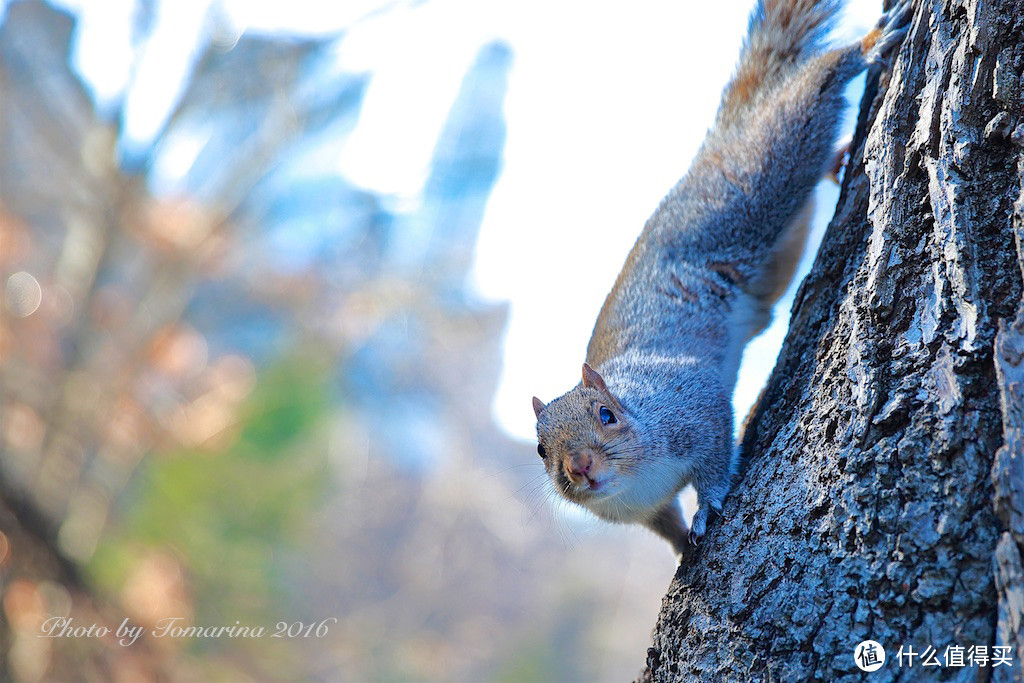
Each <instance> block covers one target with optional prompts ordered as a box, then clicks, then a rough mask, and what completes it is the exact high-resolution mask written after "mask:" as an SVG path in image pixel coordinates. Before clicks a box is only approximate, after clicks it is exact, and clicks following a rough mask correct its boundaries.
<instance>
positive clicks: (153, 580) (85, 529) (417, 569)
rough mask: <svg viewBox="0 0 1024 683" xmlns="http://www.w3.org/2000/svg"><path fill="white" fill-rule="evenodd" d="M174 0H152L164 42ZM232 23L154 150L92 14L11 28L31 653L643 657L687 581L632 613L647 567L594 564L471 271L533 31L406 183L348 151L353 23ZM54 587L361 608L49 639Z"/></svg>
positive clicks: (64, 601) (65, 609)
mask: <svg viewBox="0 0 1024 683" xmlns="http://www.w3.org/2000/svg"><path fill="white" fill-rule="evenodd" d="M158 4H159V3H154V2H139V3H138V7H137V13H136V14H137V17H136V22H135V24H134V25H133V29H132V30H133V31H134V33H133V39H132V44H133V45H134V46H135V49H136V57H138V54H139V53H140V52H141V51H142V50H143V48H144V47H145V45H146V43H147V40H150V39H151V38H152V33H153V30H154V29H153V21H152V15H153V13H154V12H155V11H156V9H155V8H156V6H157V5H158ZM204 30H205V34H204V35H203V36H202V37H201V40H200V49H199V53H198V56H197V57H196V59H195V61H194V63H193V65H192V68H191V70H190V72H189V74H188V77H187V79H186V82H185V83H184V85H183V87H182V91H181V94H180V96H179V97H178V99H177V100H176V104H175V105H174V106H173V109H172V111H171V112H170V113H169V115H168V116H167V118H166V121H165V123H164V124H163V125H162V127H161V128H160V130H159V132H158V134H157V135H156V136H155V138H154V139H153V140H151V141H150V142H148V143H146V144H145V145H142V146H141V147H140V146H139V145H138V144H137V143H136V144H128V142H126V139H125V133H124V125H125V117H126V112H125V105H124V101H121V102H120V103H116V104H115V105H114V106H110V105H109V104H108V105H106V106H104V107H102V108H100V107H98V106H97V104H96V103H95V102H94V101H93V99H92V97H91V95H90V92H89V89H88V87H87V85H86V84H84V83H83V81H82V80H81V79H80V77H79V75H78V74H77V72H76V71H75V70H74V68H73V66H72V63H73V59H72V54H71V49H72V46H73V44H74V39H75V31H76V19H75V17H74V16H73V15H72V14H69V13H68V12H67V11H65V10H62V9H59V8H55V7H54V6H51V5H49V4H47V3H45V2H42V1H41V0H17V1H15V2H12V3H10V4H9V5H8V6H7V8H6V15H5V16H4V18H3V23H2V24H0V202H2V203H0V246H2V249H0V283H3V286H4V301H3V310H2V315H3V318H2V326H0V371H2V373H3V386H2V396H0V399H2V430H3V431H2V436H3V438H2V458H0V589H2V591H3V601H2V610H0V650H2V651H3V652H5V653H6V657H4V658H3V659H2V660H0V678H4V679H6V678H10V679H12V680H16V681H37V680H44V679H45V680H157V679H170V680H195V679H205V680H211V679H222V680H238V679H239V677H242V676H244V677H248V678H254V679H257V680H296V679H313V680H338V679H345V680H371V679H372V680H394V679H411V680H481V679H484V678H487V679H493V680H536V679H548V680H553V679H555V678H561V679H586V678H592V677H594V676H595V675H597V674H598V673H599V672H600V673H607V672H608V671H610V670H614V671H617V672H623V673H624V675H625V672H631V671H632V670H633V669H634V668H638V667H639V665H640V663H641V657H642V651H641V650H636V646H635V645H634V643H637V642H642V641H643V640H644V639H645V637H646V629H647V628H648V625H649V623H653V622H652V618H653V614H654V611H655V610H656V608H657V604H656V603H654V604H651V605H650V606H649V608H646V611H644V610H643V609H641V610H639V611H630V610H626V612H627V613H628V616H625V617H621V616H620V619H621V620H625V621H626V622H627V623H630V624H631V627H630V628H631V629H632V630H633V631H637V632H638V633H637V634H635V635H634V637H633V638H632V639H630V638H623V637H622V635H621V633H619V634H617V633H615V632H614V631H610V630H609V629H608V628H607V620H608V618H609V617H608V614H609V613H612V612H614V611H616V610H618V609H619V607H617V606H616V604H617V603H616V601H618V600H619V598H620V593H621V590H622V589H613V590H611V591H607V590H599V588H603V587H607V586H608V585H612V586H614V585H616V581H618V582H620V583H621V581H622V576H623V574H624V572H626V571H627V570H629V563H628V562H619V563H611V565H610V566H609V567H607V568H605V569H603V570H602V569H599V568H598V569H595V568H594V567H592V566H590V565H589V563H588V561H587V558H586V556H583V555H580V554H579V553H574V552H573V551H572V549H571V548H567V547H566V542H565V540H564V539H565V536H564V533H563V534H562V535H559V533H557V532H555V531H554V530H553V529H552V526H551V524H552V522H551V519H550V517H549V516H548V510H547V508H546V507H545V506H544V504H543V501H542V499H541V498H539V497H535V498H533V499H532V501H530V502H529V504H528V507H526V508H524V504H526V503H524V497H525V496H528V495H539V493H540V491H539V490H538V488H537V486H538V485H537V484H536V483H535V484H534V486H533V488H532V489H531V488H529V487H527V488H526V489H524V488H522V484H523V483H524V476H525V475H520V474H519V473H518V472H517V471H516V470H515V469H514V468H512V467H511V465H512V464H515V463H517V462H518V463H532V460H533V458H534V457H535V456H532V455H531V450H532V448H531V446H530V445H528V444H518V443H513V442H511V441H509V440H508V439H507V438H506V437H504V436H503V435H501V434H500V433H499V432H498V431H497V430H496V428H495V427H494V425H493V422H492V419H491V416H490V400H491V396H492V395H493V392H494V388H495V385H496V382H497V374H498V367H499V365H500V350H499V344H500V335H501V331H502V329H503V326H504V321H505V316H506V311H505V308H504V307H502V306H495V305H491V304H484V303H482V302H480V301H478V300H476V299H475V298H474V297H473V295H472V294H471V293H470V292H468V291H467V289H466V285H465V281H466V276H467V273H468V269H469V267H470V264H471V260H472V250H473V245H474V243H475V239H476V234H477V231H478V229H479V225H480V221H481V217H482V215H483V208H484V205H485V203H486V200H487V196H488V194H489V192H490V189H491V187H492V185H493V183H494V181H495V179H496V177H497V175H498V172H499V169H500V161H501V155H502V149H503V146H504V139H505V130H504V118H503V113H502V107H503V100H504V95H505V90H506V80H507V73H508V70H509V67H510V64H511V52H510V50H509V48H508V47H506V46H505V45H504V44H502V43H499V42H495V43H490V44H487V45H484V46H482V47H481V49H480V52H479V54H478V56H477V60H476V62H475V63H474V64H473V65H472V67H471V69H470V71H469V72H468V73H467V74H466V75H465V79H464V82H463V85H462V89H461V91H460V93H459V95H458V97H457V98H456V101H455V102H454V103H453V105H452V108H451V112H450V115H449V119H448V122H447V124H446V126H445V128H444V129H443V130H442V132H441V136H440V138H439V140H438V142H437V146H436V150H435V155H434V159H433V162H432V165H431V170H430V175H429V178H428V179H427V181H426V183H425V185H424V189H423V194H422V197H421V201H420V203H419V205H418V207H417V208H415V209H414V210H411V211H404V212H400V211H394V210H391V209H389V208H388V201H387V199H386V198H384V197H380V196H378V195H375V194H373V193H372V192H368V191H366V190H362V189H360V188H357V187H355V186H353V185H352V184H351V183H349V182H348V181H347V180H346V179H345V178H344V177H342V176H341V175H339V173H338V172H337V170H336V168H335V166H336V165H335V164H334V163H333V162H334V159H335V157H336V156H337V154H338V153H339V150H340V149H341V146H342V145H343V142H344V140H345V139H346V137H347V136H348V135H349V133H350V132H351V131H352V129H353V126H354V125H355V123H356V121H357V119H358V115H359V108H360V104H361V101H362V96H363V93H364V90H365V87H366V85H367V83H368V80H369V78H370V75H368V74H355V73H346V72H344V71H343V70H339V69H338V68H337V65H336V60H335V53H336V50H337V46H338V44H339V43H340V42H343V41H344V36H343V35H342V36H336V37H332V38H330V39H317V40H311V39H306V38H296V37H281V36H275V35H264V36H259V35H256V36H250V35H248V34H243V35H241V36H230V35H226V34H225V33H224V30H225V29H224V27H223V26H221V25H220V24H218V22H217V20H216V13H215V12H212V11H211V14H210V17H209V21H208V22H207V25H206V27H205V29H204ZM131 87H132V84H131V83H129V88H131ZM168 87H172V86H171V84H168ZM101 109H102V110H101ZM182 150H185V152H183V151H182ZM182 154H185V156H186V157H187V162H188V163H187V164H185V165H184V167H183V170H181V171H180V172H178V173H177V175H175V174H174V173H171V172H169V171H168V170H167V169H168V168H169V167H174V168H177V167H178V166H180V164H179V163H178V160H179V158H180V157H181V155H182ZM172 162H174V163H172ZM175 164H177V166H176V165H175ZM526 405H527V403H524V407H525V406H526ZM524 471H528V472H529V476H531V477H532V476H533V475H535V474H537V473H538V472H535V471H533V470H532V469H528V470H524ZM524 491H525V493H524ZM528 517H529V518H530V519H529V520H528V519H527V518H528ZM534 518H535V519H534ZM543 520H547V522H546V523H543ZM610 542H616V541H615V540H614V539H612V541H610ZM605 551H606V552H607V551H608V549H607V548H605ZM619 552H620V556H621V557H624V556H623V555H621V550H620V551H619ZM655 559H656V561H657V562H656V564H659V563H663V564H664V567H660V564H659V569H658V571H656V572H654V573H653V574H651V576H655V577H658V578H657V579H656V581H667V579H668V576H669V575H670V573H671V564H670V559H669V556H668V553H667V552H665V553H664V556H661V555H658V556H657V557H656V558H655ZM633 571H637V570H636V568H635V567H634V569H633ZM640 571H641V573H643V572H645V571H646V569H641V570H640ZM661 589H662V585H661V583H657V582H656V583H655V584H653V585H652V586H651V590H650V593H651V595H658V594H660V591H661ZM617 591H618V592H617ZM583 596H587V597H586V599H581V598H582V597H583ZM632 599H633V598H631V597H629V596H626V597H624V598H623V600H624V601H626V602H628V601H630V600H632ZM53 616H59V617H69V618H72V619H73V620H74V622H75V623H76V624H81V625H88V624H93V623H96V624H105V625H108V626H110V627H112V628H115V627H117V625H118V624H120V623H122V621H123V619H125V618H128V619H129V620H130V622H131V623H132V624H138V625H143V626H146V627H147V628H152V627H153V626H154V625H155V624H158V623H159V622H160V620H161V619H165V618H167V617H179V618H181V619H182V623H183V624H195V625H202V626H220V625H231V624H234V623H236V622H239V623H242V624H249V625H253V626H264V627H267V628H270V629H272V627H273V626H274V625H275V624H277V623H278V622H286V623H288V624H291V623H298V622H301V623H303V624H306V625H308V624H314V623H316V624H319V623H325V622H324V620H334V619H336V620H337V622H336V623H335V622H333V621H331V622H330V623H331V624H332V626H331V627H330V629H329V632H328V633H326V635H324V636H322V637H316V636H313V637H293V638H281V639H271V638H260V639H231V638H216V639H189V638H153V637H148V636H146V637H143V638H141V639H140V640H139V641H138V642H136V643H134V644H132V645H131V646H130V647H125V646H123V645H120V644H118V642H117V640H116V638H113V637H107V638H55V639H48V638H39V637H37V635H38V634H39V633H40V632H41V631H40V629H41V628H42V626H41V625H42V624H43V623H44V621H45V620H46V619H47V618H49V617H53ZM630 619H632V621H629V620H630ZM616 648H617V649H616ZM580 652H599V653H600V654H599V655H587V656H576V655H575V654H573V655H571V656H566V653H580ZM634 662H635V667H634V664H633V663H634ZM616 667H618V668H616Z"/></svg>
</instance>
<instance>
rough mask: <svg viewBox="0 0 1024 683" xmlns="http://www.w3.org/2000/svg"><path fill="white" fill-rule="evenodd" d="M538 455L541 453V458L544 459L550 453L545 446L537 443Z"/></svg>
mask: <svg viewBox="0 0 1024 683" xmlns="http://www.w3.org/2000/svg"><path fill="white" fill-rule="evenodd" d="M537 455H539V456H540V457H541V459H544V458H547V457H548V454H547V452H546V451H545V450H544V447H543V446H541V445H540V444H537Z"/></svg>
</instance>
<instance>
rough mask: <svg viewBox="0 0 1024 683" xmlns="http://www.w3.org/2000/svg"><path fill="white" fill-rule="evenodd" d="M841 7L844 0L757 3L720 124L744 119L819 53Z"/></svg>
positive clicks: (725, 95)
mask: <svg viewBox="0 0 1024 683" xmlns="http://www.w3.org/2000/svg"><path fill="white" fill-rule="evenodd" d="M842 7H843V2H842V0H758V3H757V6H756V7H754V11H753V12H752V13H751V15H750V25H749V27H748V28H747V37H746V39H745V40H744V42H743V49H742V51H741V52H740V59H739V63H738V64H737V65H736V72H735V73H734V74H733V77H732V79H731V80H730V81H729V84H728V85H727V86H726V87H725V91H724V92H723V93H722V104H721V106H720V108H719V110H718V118H717V120H716V124H717V125H718V126H720V127H725V126H728V125H730V124H732V123H734V122H735V121H736V120H737V119H740V118H742V116H743V114H744V113H746V112H747V111H749V110H750V109H751V108H754V107H756V105H757V103H758V102H759V101H760V100H761V99H762V98H763V97H764V95H765V94H766V93H770V92H771V91H772V90H774V89H775V88H776V87H777V86H779V85H780V84H781V83H782V82H783V81H785V79H786V77H787V76H788V75H789V74H790V73H791V72H792V71H793V70H794V68H795V67H796V66H797V65H799V64H800V63H801V62H803V61H805V60H806V59H807V58H808V57H810V56H812V55H815V54H817V53H819V52H820V51H821V50H822V48H823V46H824V43H825V37H826V36H827V34H828V32H829V31H830V30H831V29H832V26H833V24H834V22H835V19H836V17H837V16H838V14H839V12H840V10H841V9H842Z"/></svg>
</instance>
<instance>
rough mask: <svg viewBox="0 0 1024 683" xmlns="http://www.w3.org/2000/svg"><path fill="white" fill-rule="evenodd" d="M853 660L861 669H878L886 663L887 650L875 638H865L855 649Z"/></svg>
mask: <svg viewBox="0 0 1024 683" xmlns="http://www.w3.org/2000/svg"><path fill="white" fill-rule="evenodd" d="M853 661H855V662H856V663H857V668H858V669H860V670H861V671H877V670H878V669H881V668H882V665H883V664H885V650H884V649H883V648H882V646H881V644H879V643H878V641H875V640H865V641H864V642H863V643H861V644H860V645H858V646H857V649H855V650H854V651H853Z"/></svg>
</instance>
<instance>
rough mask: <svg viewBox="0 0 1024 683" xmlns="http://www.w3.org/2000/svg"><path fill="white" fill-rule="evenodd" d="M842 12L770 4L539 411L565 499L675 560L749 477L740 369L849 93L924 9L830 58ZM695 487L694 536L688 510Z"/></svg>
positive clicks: (833, 6)
mask: <svg viewBox="0 0 1024 683" xmlns="http://www.w3.org/2000/svg"><path fill="white" fill-rule="evenodd" d="M841 7H842V3H841V0H759V1H758V3H757V5H756V6H755V8H754V10H753V12H752V14H751V18H750V23H749V27H748V32H747V36H746V40H745V41H744V44H743V47H742V50H741V52H740V59H739V63H738V65H737V67H736V70H735V72H734V74H733V76H732V79H731V80H730V81H729V83H728V84H727V85H726V87H725V90H724V92H723V94H722V100H721V104H720V107H719V110H718V114H717V116H716V118H715V122H714V125H713V127H712V128H711V129H710V130H709V132H708V134H707V138H706V139H705V141H704V143H703V145H702V147H701V148H700V150H699V151H698V153H697V155H696V157H695V159H694V161H693V163H692V165H691V166H690V169H689V171H688V172H687V173H686V175H685V176H684V177H683V178H682V180H680V181H679V182H678V183H677V184H676V185H675V186H674V187H673V188H672V189H671V190H670V191H669V193H668V195H667V196H666V197H665V198H664V199H663V200H662V201H661V203H660V205H659V206H658V208H657V209H656V210H655V212H654V214H653V215H652V216H651V217H650V219H648V221H647V223H646V224H645V225H644V228H643V231H642V232H641V234H640V237H639V238H638V239H637V242H636V244H635V245H634V247H633V249H632V251H631V252H630V253H629V255H628V257H627V258H626V263H625V265H624V267H623V269H622V272H621V273H620V274H619V276H618V279H617V280H616V281H615V284H614V286H613V287H612V290H611V292H610V293H609V294H608V297H607V299H606V300H605V302H604V305H603V307H602V308H601V312H600V315H599V316H598V318H597V323H596V324H595V326H594V332H593V336H592V337H591V339H590V344H589V346H588V348H587V355H586V362H585V363H584V364H583V378H582V381H581V382H580V383H579V384H578V385H576V387H574V388H573V389H571V390H570V391H569V392H568V393H566V394H564V395H562V396H561V397H559V398H556V399H554V400H553V401H551V402H550V403H548V404H547V405H545V404H544V402H543V401H541V400H540V399H538V398H536V397H534V398H533V409H534V413H535V414H536V417H537V437H538V445H537V452H538V454H539V455H540V457H541V459H542V460H543V462H544V465H545V468H546V470H547V473H548V475H549V476H550V478H551V481H552V482H553V484H554V488H555V490H556V491H557V492H558V493H559V494H560V495H561V496H562V497H564V498H566V499H568V500H569V501H572V502H574V503H577V504H579V505H581V506H583V507H585V508H587V509H588V510H590V511H591V512H592V513H594V514H595V515H596V516H597V517H599V518H601V519H604V520H608V521H611V522H622V523H637V524H642V525H644V526H646V527H647V528H648V529H650V530H651V531H653V532H654V533H656V534H658V535H659V536H661V537H662V538H664V539H665V540H667V541H668V542H669V543H670V544H671V545H672V547H673V549H674V550H675V552H676V554H677V555H679V556H682V555H684V554H685V552H686V548H687V543H689V544H690V545H697V544H698V543H699V541H700V539H701V538H702V537H703V536H704V534H705V531H706V529H707V525H708V522H709V521H710V519H711V515H712V514H716V515H717V514H720V513H721V511H722V507H723V504H724V501H725V497H726V495H727V494H728V493H729V489H730V487H731V485H732V480H733V478H734V477H735V475H736V473H737V469H738V461H739V453H738V450H737V449H736V448H734V446H733V440H732V428H733V415H732V407H731V396H732V392H733V388H734V386H735V384H736V374H737V370H738V366H739V362H740V356H741V354H742V352H743V347H744V346H745V345H746V343H747V342H748V341H749V340H750V339H751V338H753V337H754V336H756V335H757V334H759V333H760V332H761V331H762V330H764V328H765V327H766V326H767V325H768V323H769V322H770V320H771V309H772V305H773V304H774V303H775V301H776V300H777V299H778V298H779V297H780V296H781V295H782V293H783V292H784V291H785V290H786V288H787V287H788V286H789V282H790V280H791V279H792V277H793V273H794V271H795V270H796V266H797V263H798V261H799V260H800V257H801V255H802V253H803V249H804V243H805V241H806V237H807V232H808V230H807V226H808V222H809V219H810V214H811V210H810V203H811V202H810V199H811V193H812V190H813V189H814V186H815V185H816V184H817V182H818V180H819V179H820V178H821V177H822V175H824V173H825V172H826V171H827V170H828V167H829V166H830V162H831V161H832V159H833V154H834V151H833V147H834V145H835V144H836V138H837V133H838V127H839V122H840V117H841V114H842V112H843V108H844V105H845V100H844V96H843V90H844V88H845V86H846V85H847V83H848V82H849V81H850V80H851V79H852V78H853V77H854V76H856V75H857V74H859V73H860V72H861V71H863V70H864V69H865V68H867V67H868V66H870V65H873V64H876V63H882V62H883V61H884V60H885V59H886V58H887V56H888V55H889V54H890V52H891V51H892V49H893V48H894V47H895V46H896V45H898V44H899V43H900V42H901V41H902V39H903V37H904V35H905V34H906V32H907V29H908V22H909V17H910V0H897V3H896V5H895V6H894V7H893V8H892V9H890V10H889V11H888V12H886V13H885V14H883V15H882V18H881V19H880V21H879V22H878V25H877V27H876V28H874V29H873V30H872V31H870V32H869V33H868V34H867V36H865V37H864V38H863V39H862V40H860V41H857V42H855V43H853V44H851V45H848V46H846V47H843V48H839V49H828V48H827V47H826V45H825V39H826V34H827V33H828V31H829V30H830V29H831V27H832V24H833V22H834V20H835V18H836V16H837V14H838V13H839V11H840V9H841ZM688 484H692V485H693V487H694V488H695V489H696V492H697V504H698V509H697V511H696V513H695V514H694V516H693V520H692V527H691V528H687V525H686V523H685V522H684V520H683V517H682V511H681V509H680V505H679V501H678V499H677V495H678V493H679V492H680V491H681V490H682V489H683V488H684V487H685V486H687V485H688Z"/></svg>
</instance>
